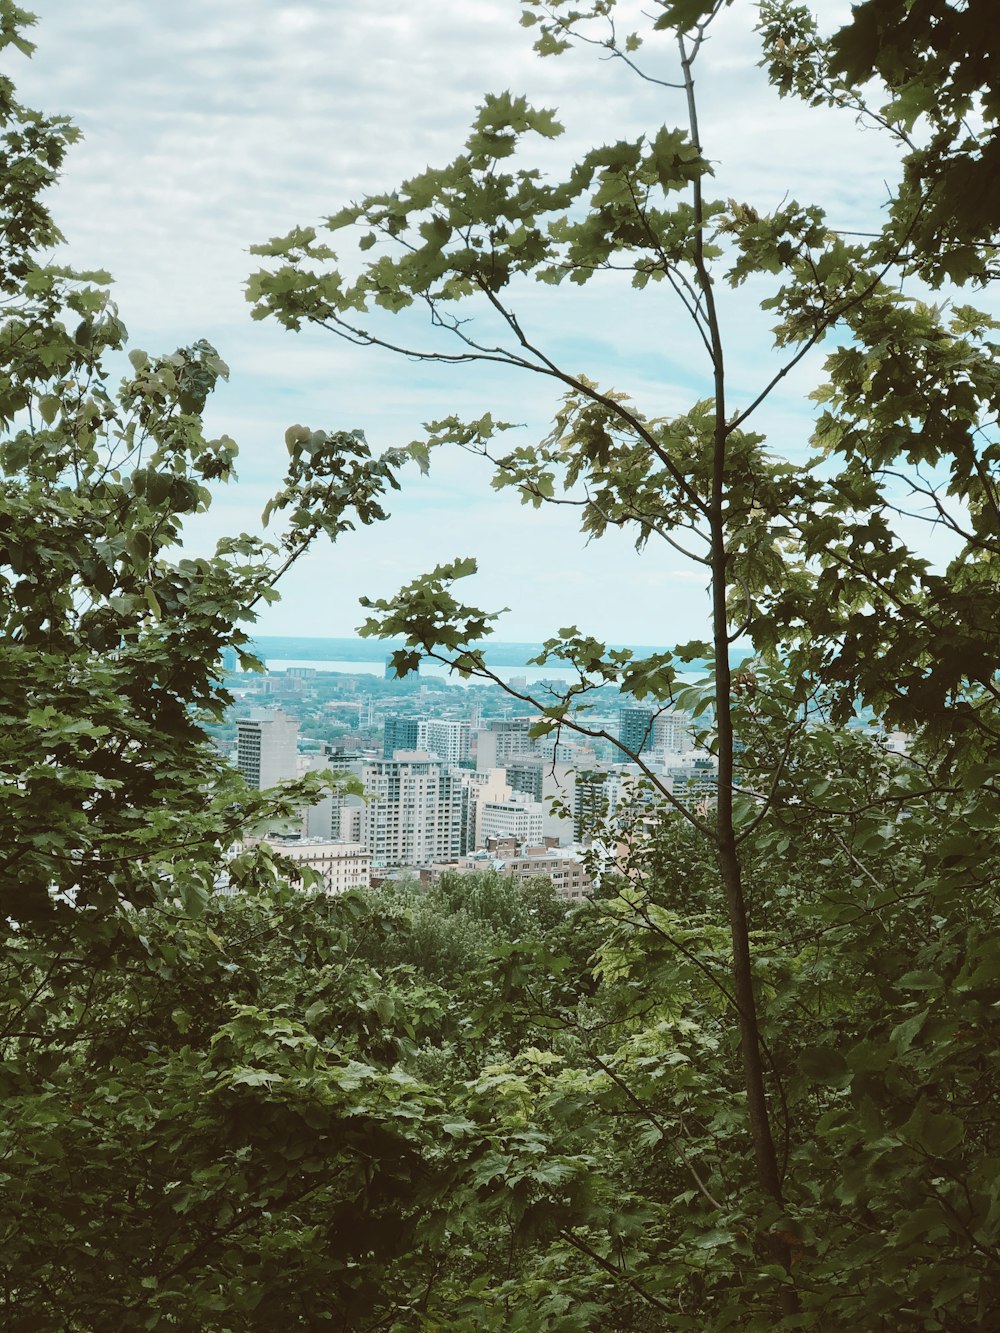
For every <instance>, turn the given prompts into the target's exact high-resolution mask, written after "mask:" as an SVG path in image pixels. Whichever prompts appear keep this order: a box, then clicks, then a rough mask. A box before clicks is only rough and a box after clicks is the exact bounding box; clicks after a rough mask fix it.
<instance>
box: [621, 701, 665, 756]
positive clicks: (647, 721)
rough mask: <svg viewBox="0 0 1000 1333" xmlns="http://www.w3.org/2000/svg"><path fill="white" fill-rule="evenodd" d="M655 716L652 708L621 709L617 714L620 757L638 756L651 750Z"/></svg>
mask: <svg viewBox="0 0 1000 1333" xmlns="http://www.w3.org/2000/svg"><path fill="white" fill-rule="evenodd" d="M655 718H656V714H655V713H654V711H653V709H652V708H623V709H621V711H620V712H619V714H618V743H619V745H620V746H621V751H622V752H623V753H622V754H621V756H620V757H622V758H625V757H626V756H632V755H640V754H642V753H643V751H644V750H651V749H652V748H653V725H654V720H655Z"/></svg>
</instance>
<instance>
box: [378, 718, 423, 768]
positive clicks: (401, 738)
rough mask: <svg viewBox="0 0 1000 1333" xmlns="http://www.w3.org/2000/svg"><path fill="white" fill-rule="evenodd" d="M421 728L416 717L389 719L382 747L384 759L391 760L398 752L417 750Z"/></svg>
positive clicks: (387, 719) (386, 723)
mask: <svg viewBox="0 0 1000 1333" xmlns="http://www.w3.org/2000/svg"><path fill="white" fill-rule="evenodd" d="M419 727H420V723H419V721H418V720H417V719H416V718H415V717H396V716H394V715H393V716H389V717H387V718H386V720H385V738H384V741H383V746H382V757H383V759H391V758H392V756H393V755H394V754H395V753H396V751H397V750H416V749H417V748H418V747H417V735H418V729H419Z"/></svg>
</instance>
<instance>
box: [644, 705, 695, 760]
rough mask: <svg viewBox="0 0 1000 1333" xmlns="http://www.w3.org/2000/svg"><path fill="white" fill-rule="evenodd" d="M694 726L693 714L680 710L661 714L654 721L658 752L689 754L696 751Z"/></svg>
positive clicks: (654, 738)
mask: <svg viewBox="0 0 1000 1333" xmlns="http://www.w3.org/2000/svg"><path fill="white" fill-rule="evenodd" d="M692 725H693V721H692V718H691V714H690V713H685V712H683V711H682V710H681V709H679V708H678V709H674V710H671V711H668V712H665V713H659V714H658V715H657V717H656V718H655V719H654V721H653V743H654V744H655V746H656V748H657V749H658V750H669V751H670V753H671V754H687V753H688V752H689V751H690V750H693V749H694V737H693V736H692V734H691V728H692Z"/></svg>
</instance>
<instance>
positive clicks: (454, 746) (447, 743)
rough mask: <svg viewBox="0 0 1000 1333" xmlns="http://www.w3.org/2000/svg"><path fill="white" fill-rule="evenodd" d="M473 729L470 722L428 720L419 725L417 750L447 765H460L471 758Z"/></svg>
mask: <svg viewBox="0 0 1000 1333" xmlns="http://www.w3.org/2000/svg"><path fill="white" fill-rule="evenodd" d="M471 735H472V733H471V728H470V726H469V724H468V722H448V721H444V720H440V719H437V718H427V719H426V720H422V721H420V722H418V723H417V749H418V750H426V751H427V753H428V754H431V755H433V756H434V757H435V758H436V759H440V760H441V762H442V763H445V764H456V765H457V764H460V763H461V762H462V760H463V759H468V757H469V744H470V740H471Z"/></svg>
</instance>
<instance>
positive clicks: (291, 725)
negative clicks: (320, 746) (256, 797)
mask: <svg viewBox="0 0 1000 1333" xmlns="http://www.w3.org/2000/svg"><path fill="white" fill-rule="evenodd" d="M298 738H299V724H298V722H296V720H295V719H294V718H293V717H289V716H288V714H287V713H284V712H282V710H281V709H280V708H256V709H254V710H253V712H251V714H250V716H249V717H241V718H239V719H238V721H237V723H236V766H237V767H238V768H239V770H240V772H241V773H242V774H243V776H244V778H245V779H246V782H247V785H248V786H250V787H256V788H257V790H258V791H263V790H264V789H265V788H266V787H273V786H275V785H276V784H277V783H279V782H285V781H288V780H289V779H291V778H294V777H296V775H297V771H298V762H297V747H298Z"/></svg>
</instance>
